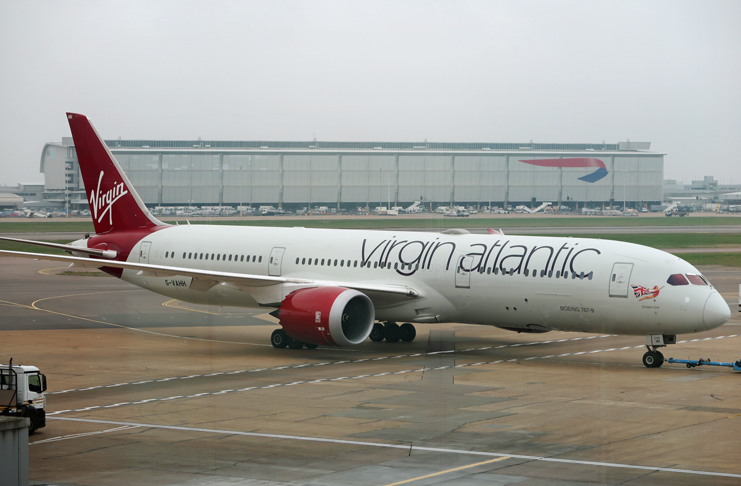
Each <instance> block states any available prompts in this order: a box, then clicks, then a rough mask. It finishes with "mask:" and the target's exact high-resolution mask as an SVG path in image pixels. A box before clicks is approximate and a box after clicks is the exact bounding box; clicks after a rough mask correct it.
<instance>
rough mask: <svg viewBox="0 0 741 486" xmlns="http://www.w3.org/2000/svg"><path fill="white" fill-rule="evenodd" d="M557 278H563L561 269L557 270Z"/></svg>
mask: <svg viewBox="0 0 741 486" xmlns="http://www.w3.org/2000/svg"><path fill="white" fill-rule="evenodd" d="M556 278H561V270H556Z"/></svg>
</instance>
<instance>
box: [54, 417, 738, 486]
mask: <svg viewBox="0 0 741 486" xmlns="http://www.w3.org/2000/svg"><path fill="white" fill-rule="evenodd" d="M52 419H53V420H68V421H71V422H85V423H92V424H107V425H123V426H130V427H147V428H150V429H165V430H179V431H182V432H204V433H207V434H224V435H241V436H248V437H261V438H266V439H283V440H299V441H308V442H325V443H330V444H347V445H357V446H366V447H382V448H387V449H401V450H404V451H409V450H410V446H409V443H406V444H384V443H379V442H365V441H359V440H343V439H329V438H325V437H306V436H301V435H282V434H262V433H259V432H242V431H239V430H219V429H206V428H200V427H182V426H175V425H155V424H142V423H131V422H118V421H114V420H93V419H82V418H70V417H53V418H52ZM412 449H413V450H415V451H425V452H445V453H448V454H465V455H471V456H485V457H510V458H512V459H523V460H527V461H541V462H555V463H559V464H577V465H581V466H599V467H612V468H620V469H637V470H641V471H655V472H669V473H677V474H695V475H700V476H718V477H724V478H741V474H733V473H724V472H716V471H697V470H694V469H675V468H670V467H654V466H639V465H635V464H621V463H617V462H597V461H581V460H577V459H561V458H557V457H544V456H528V455H521V454H509V453H502V452H483V451H467V450H462V449H446V448H441V447H422V446H413V447H412Z"/></svg>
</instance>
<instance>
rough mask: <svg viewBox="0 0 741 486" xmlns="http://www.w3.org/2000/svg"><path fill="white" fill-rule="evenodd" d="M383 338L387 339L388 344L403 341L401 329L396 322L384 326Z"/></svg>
mask: <svg viewBox="0 0 741 486" xmlns="http://www.w3.org/2000/svg"><path fill="white" fill-rule="evenodd" d="M383 337H384V338H385V339H386V342H389V343H397V342H399V339H401V328H399V325H398V324H397V323H395V322H387V323H386V324H385V325H384V326H383Z"/></svg>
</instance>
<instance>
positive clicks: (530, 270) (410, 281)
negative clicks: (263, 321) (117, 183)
mask: <svg viewBox="0 0 741 486" xmlns="http://www.w3.org/2000/svg"><path fill="white" fill-rule="evenodd" d="M106 238H107V237H106V236H105V235H99V236H94V237H92V238H90V239H89V240H81V241H80V242H78V244H80V245H82V244H86V245H87V246H90V247H94V246H95V245H100V243H101V242H105V241H106ZM127 261H128V262H131V263H145V264H150V265H162V266H175V267H187V268H193V269H201V270H210V271H223V272H232V273H245V274H255V275H271V276H281V277H290V278H295V279H321V280H324V281H329V282H336V285H337V286H342V285H343V282H364V283H368V284H392V285H398V286H406V287H409V288H410V289H414V291H415V292H416V293H417V294H418V295H416V296H414V297H410V298H408V299H404V300H401V301H400V300H399V299H389V300H388V302H387V303H384V300H383V295H376V296H375V298H374V302H375V304H376V319H378V320H382V321H404V322H418V323H422V322H430V323H432V322H464V323H473V324H483V325H490V326H496V327H501V328H506V329H511V330H516V331H524V332H541V331H548V330H563V331H578V332H599V333H617V334H635V335H651V334H684V333H694V332H700V331H706V330H709V329H712V328H714V327H717V326H719V325H721V324H722V323H723V322H725V320H726V319H727V317H726V318H725V319H723V318H721V317H722V316H718V315H716V314H717V313H716V312H715V310H714V309H715V308H716V307H718V308H722V307H723V306H724V305H725V302H724V301H723V299H722V297H721V296H720V295H719V294H718V292H717V291H716V290H715V289H714V288H713V287H712V286H711V285H709V284H707V283H705V284H702V283H700V284H694V283H687V284H682V285H670V284H669V283H667V279H668V278H669V276H670V275H676V274H681V275H683V276H684V275H688V274H689V275H698V276H699V272H698V271H697V270H696V269H695V268H694V267H693V266H692V265H690V264H689V263H687V262H685V261H684V260H682V259H680V258H678V257H676V256H673V255H671V254H668V253H665V252H663V251H660V250H657V249H653V248H649V247H644V246H641V245H635V244H630V243H622V242H616V241H609V240H598V239H583V238H556V237H534V236H504V235H474V234H438V233H423V232H408V231H407V232H404V231H364V230H363V231H361V230H328V229H307V228H266V227H240V226H215V225H214V226H211V225H208V226H207V225H181V226H171V227H166V228H162V229H161V230H159V231H155V232H153V233H150V234H147V235H146V236H144V237H143V238H142V239H141V240H140V241H139V242H138V243H136V244H135V246H134V247H133V248H132V249H131V252H130V254H129V256H128V259H127ZM121 278H122V279H123V280H126V281H128V282H131V283H133V284H135V285H138V286H140V287H142V288H146V289H148V290H151V291H154V292H157V293H160V294H162V295H166V296H168V297H172V298H176V299H179V300H182V301H186V302H192V303H197V304H211V305H218V306H239V307H258V306H266V307H277V306H278V305H279V303H280V302H281V301H282V300H283V299H284V298H285V297H286V296H287V295H288V294H290V293H291V292H293V291H295V290H297V289H301V288H306V287H312V285H310V284H309V285H307V284H301V283H296V284H291V283H285V284H282V285H271V286H264V287H258V288H255V287H252V288H250V289H249V292H248V291H246V289H244V288H240V287H239V286H237V285H233V284H229V283H225V282H221V283H217V282H214V284H213V285H212V286H210V287H209V286H208V284H205V285H204V283H203V282H197V281H196V279H193V278H191V277H181V276H157V274H156V273H151V272H141V271H137V270H130V269H126V270H123V273H122V274H121ZM694 280H695V281H696V282H700V280H699V278H696V279H694ZM703 281H704V279H703ZM725 308H726V309H727V306H725Z"/></svg>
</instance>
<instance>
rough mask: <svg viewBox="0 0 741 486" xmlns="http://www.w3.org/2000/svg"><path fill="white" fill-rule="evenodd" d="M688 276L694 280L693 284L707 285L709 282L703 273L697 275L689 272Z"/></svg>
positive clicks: (691, 280)
mask: <svg viewBox="0 0 741 486" xmlns="http://www.w3.org/2000/svg"><path fill="white" fill-rule="evenodd" d="M687 278H688V279H689V280H690V282H692V285H707V284H708V282H707V280H705V278H704V277H703V276H702V275H697V274H694V273H688V274H687Z"/></svg>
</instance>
